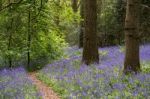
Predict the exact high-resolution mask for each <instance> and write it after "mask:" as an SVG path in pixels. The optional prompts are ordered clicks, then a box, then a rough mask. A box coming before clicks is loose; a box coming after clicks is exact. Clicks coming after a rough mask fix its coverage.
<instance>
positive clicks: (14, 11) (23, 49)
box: [0, 0, 67, 70]
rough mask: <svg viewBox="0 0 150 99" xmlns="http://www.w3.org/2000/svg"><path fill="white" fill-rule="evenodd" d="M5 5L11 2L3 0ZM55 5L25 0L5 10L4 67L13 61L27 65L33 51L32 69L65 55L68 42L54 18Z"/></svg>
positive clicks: (1, 32)
mask: <svg viewBox="0 0 150 99" xmlns="http://www.w3.org/2000/svg"><path fill="white" fill-rule="evenodd" d="M14 2H15V1H14ZM5 4H6V5H8V4H9V3H8V2H5V1H2V5H3V6H5ZM52 4H53V5H54V4H55V3H54V2H53V3H51V2H50V1H47V0H37V1H35V0H33V1H28V0H23V1H22V2H21V3H20V4H17V5H15V4H14V5H12V6H10V7H8V8H7V9H4V10H2V11H1V14H0V26H1V29H0V45H1V46H0V52H3V53H1V54H0V61H1V64H0V66H3V67H4V66H8V65H9V62H10V61H12V66H13V67H15V66H18V65H23V64H26V63H27V54H28V53H30V62H31V63H30V69H33V70H36V69H39V68H41V67H43V66H44V65H45V64H47V63H49V62H50V61H52V60H54V59H58V58H59V57H61V56H62V54H63V52H62V49H63V47H65V46H67V44H66V42H65V40H64V37H65V36H64V34H63V33H62V30H61V29H59V26H57V25H56V23H55V22H54V21H53V20H54V18H55V16H57V15H56V7H57V6H51V5H52ZM29 13H30V17H29ZM29 35H30V41H29ZM28 44H30V46H28Z"/></svg>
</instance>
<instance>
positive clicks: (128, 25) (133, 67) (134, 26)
mask: <svg viewBox="0 0 150 99" xmlns="http://www.w3.org/2000/svg"><path fill="white" fill-rule="evenodd" d="M139 14H140V0H127V9H126V19H125V44H126V53H125V62H124V73H125V74H128V73H132V72H134V73H137V72H139V71H140V59H139Z"/></svg>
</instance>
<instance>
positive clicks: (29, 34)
mask: <svg viewBox="0 0 150 99" xmlns="http://www.w3.org/2000/svg"><path fill="white" fill-rule="evenodd" d="M29 10H30V9H29ZM27 46H28V53H27V61H28V63H27V67H28V68H30V46H31V12H30V11H29V14H28V42H27Z"/></svg>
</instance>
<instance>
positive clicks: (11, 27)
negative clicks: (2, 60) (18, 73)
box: [7, 0, 13, 68]
mask: <svg viewBox="0 0 150 99" xmlns="http://www.w3.org/2000/svg"><path fill="white" fill-rule="evenodd" d="M10 3H11V2H10V0H9V4H10ZM8 12H9V13H10V15H9V17H10V24H9V25H8V29H7V30H8V33H9V38H8V51H9V56H8V64H9V67H10V68H12V53H10V51H11V50H12V33H13V15H12V9H11V7H10V8H9V9H8Z"/></svg>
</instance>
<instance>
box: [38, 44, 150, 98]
mask: <svg viewBox="0 0 150 99" xmlns="http://www.w3.org/2000/svg"><path fill="white" fill-rule="evenodd" d="M81 53H82V49H78V48H77V47H73V48H69V49H68V50H66V57H65V59H63V60H60V61H57V62H54V63H53V64H49V65H47V66H46V67H45V68H43V69H42V70H41V71H40V73H39V77H40V76H41V78H42V80H43V81H44V80H46V81H48V80H49V81H50V80H53V81H54V82H56V83H57V84H58V85H59V86H60V88H63V89H64V91H65V93H66V94H64V96H63V97H65V99H148V98H150V45H143V46H141V47H140V58H141V67H142V72H141V73H140V74H136V75H128V76H126V75H124V74H123V73H122V70H123V60H124V47H120V46H118V47H116V46H115V47H105V48H100V49H99V54H100V56H99V57H100V64H98V65H97V64H95V65H91V66H86V65H83V64H81V55H82V54H81ZM44 78H45V79H44Z"/></svg>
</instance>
